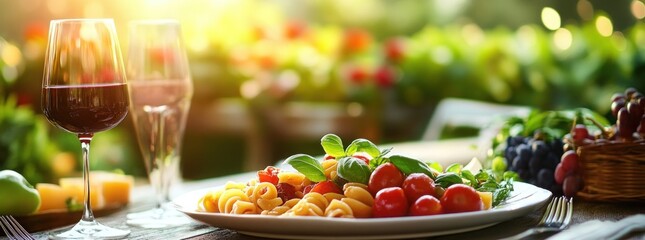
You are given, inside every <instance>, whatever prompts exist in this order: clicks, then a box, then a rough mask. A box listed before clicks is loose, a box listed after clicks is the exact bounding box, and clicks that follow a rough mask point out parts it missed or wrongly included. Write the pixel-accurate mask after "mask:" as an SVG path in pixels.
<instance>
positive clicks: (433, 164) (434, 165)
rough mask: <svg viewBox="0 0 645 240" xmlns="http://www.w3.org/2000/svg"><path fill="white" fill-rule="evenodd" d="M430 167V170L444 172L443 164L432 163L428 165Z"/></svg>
mask: <svg viewBox="0 0 645 240" xmlns="http://www.w3.org/2000/svg"><path fill="white" fill-rule="evenodd" d="M428 166H430V168H432V169H434V170H436V171H437V172H443V166H441V163H439V162H431V163H430V164H428Z"/></svg>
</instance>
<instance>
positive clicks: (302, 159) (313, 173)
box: [284, 154, 327, 182]
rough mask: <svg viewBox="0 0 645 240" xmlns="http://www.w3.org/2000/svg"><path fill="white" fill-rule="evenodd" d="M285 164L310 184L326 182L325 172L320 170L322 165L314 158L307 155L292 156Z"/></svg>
mask: <svg viewBox="0 0 645 240" xmlns="http://www.w3.org/2000/svg"><path fill="white" fill-rule="evenodd" d="M284 162H285V163H287V164H289V165H291V166H292V167H293V168H295V169H296V170H298V172H300V173H302V174H304V175H305V177H307V178H308V179H309V180H311V181H312V182H322V181H325V180H327V177H326V176H325V172H324V170H323V168H322V165H321V164H320V162H318V160H316V159H315V158H314V157H312V156H309V155H307V154H296V155H293V156H291V157H289V158H287V160H285V161H284Z"/></svg>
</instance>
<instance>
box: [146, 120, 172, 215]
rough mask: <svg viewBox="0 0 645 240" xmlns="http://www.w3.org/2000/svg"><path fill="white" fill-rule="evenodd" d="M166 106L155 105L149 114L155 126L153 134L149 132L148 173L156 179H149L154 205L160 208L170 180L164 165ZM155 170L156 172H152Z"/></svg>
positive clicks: (165, 197) (166, 195)
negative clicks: (152, 190)
mask: <svg viewBox="0 0 645 240" xmlns="http://www.w3.org/2000/svg"><path fill="white" fill-rule="evenodd" d="M166 111H167V108H166V107H157V108H155V109H154V110H153V111H152V112H151V114H152V119H153V124H154V127H155V128H156V129H155V130H154V131H153V134H151V136H150V137H151V139H150V140H151V141H150V142H151V146H150V148H151V151H150V161H151V163H150V166H151V168H150V173H148V174H150V175H151V178H155V177H156V178H157V179H150V180H151V183H152V185H153V188H154V190H155V195H156V200H157V202H156V207H157V208H161V207H162V204H163V203H165V202H166V201H167V199H168V194H169V192H168V190H169V188H170V186H169V185H170V182H169V181H168V180H169V179H168V177H167V176H166V175H167V174H169V173H168V172H167V171H168V170H170V169H168V167H167V166H166V165H167V164H168V163H167V162H166V160H167V159H166V158H167V156H166V148H165V146H166V139H165V137H166V136H165V135H166V134H165V129H166V126H165V117H166V116H165V114H166ZM154 171H156V174H155V173H153V172H154Z"/></svg>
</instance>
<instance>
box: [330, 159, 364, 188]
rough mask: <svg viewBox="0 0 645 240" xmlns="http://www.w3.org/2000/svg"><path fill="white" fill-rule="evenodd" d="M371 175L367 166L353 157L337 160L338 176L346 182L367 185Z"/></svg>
mask: <svg viewBox="0 0 645 240" xmlns="http://www.w3.org/2000/svg"><path fill="white" fill-rule="evenodd" d="M371 174H372V172H371V171H370V168H369V166H367V164H366V163H365V162H364V161H363V160H360V159H358V158H355V157H344V158H341V159H340V160H338V176H340V177H341V178H344V179H346V180H347V181H350V182H358V183H363V184H367V183H368V181H369V179H370V175H371Z"/></svg>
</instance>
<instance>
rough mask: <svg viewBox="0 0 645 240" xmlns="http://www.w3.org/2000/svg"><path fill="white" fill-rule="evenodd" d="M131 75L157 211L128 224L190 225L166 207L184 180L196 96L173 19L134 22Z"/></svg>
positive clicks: (141, 214) (132, 98)
mask: <svg viewBox="0 0 645 240" xmlns="http://www.w3.org/2000/svg"><path fill="white" fill-rule="evenodd" d="M129 29H130V31H129V33H130V34H129V37H130V40H129V44H128V58H127V68H126V69H127V71H126V72H127V75H128V82H129V83H128V84H129V88H130V91H129V92H130V112H131V113H132V119H133V123H134V126H135V130H136V133H137V139H138V143H139V147H140V150H141V152H142V155H143V160H144V162H145V166H146V170H147V173H148V178H149V180H150V184H151V185H152V187H153V188H154V190H155V198H156V201H157V204H156V207H155V208H154V209H152V210H149V211H144V212H138V213H130V214H128V216H127V218H128V220H127V224H128V225H132V226H138V227H143V228H165V227H172V226H179V225H183V224H187V223H189V222H190V221H189V219H188V218H187V217H186V216H185V215H183V214H181V213H179V212H177V211H174V210H173V209H171V208H169V207H167V203H168V202H169V200H170V198H169V193H170V186H171V185H172V183H173V182H174V181H176V180H178V179H179V178H180V176H179V160H180V153H181V141H182V140H183V134H184V128H185V125H186V119H187V117H188V110H189V108H190V101H191V98H192V95H193V84H192V80H191V76H190V72H189V69H188V60H187V57H186V53H185V50H184V46H183V43H182V38H181V29H180V24H179V22H177V21H175V20H141V21H133V22H131V23H130V26H129Z"/></svg>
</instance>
